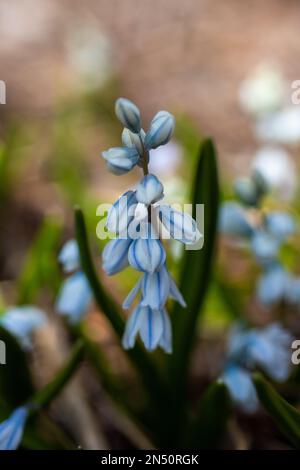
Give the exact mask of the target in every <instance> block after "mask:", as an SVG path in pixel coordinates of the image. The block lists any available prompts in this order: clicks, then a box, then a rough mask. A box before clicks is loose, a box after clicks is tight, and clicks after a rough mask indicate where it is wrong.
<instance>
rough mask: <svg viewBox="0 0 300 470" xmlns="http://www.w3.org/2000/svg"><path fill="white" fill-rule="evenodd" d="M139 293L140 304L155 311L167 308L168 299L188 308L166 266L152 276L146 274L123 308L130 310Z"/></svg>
mask: <svg viewBox="0 0 300 470" xmlns="http://www.w3.org/2000/svg"><path fill="white" fill-rule="evenodd" d="M139 292H140V293H141V296H142V299H141V302H140V303H141V306H142V307H145V306H149V307H151V308H152V309H154V310H159V309H161V308H163V307H164V306H165V304H166V301H167V299H168V297H170V298H172V299H174V300H176V301H177V302H178V303H179V304H180V305H181V306H182V307H186V303H185V301H184V299H183V297H182V295H181V293H180V292H179V289H178V287H177V286H176V283H175V281H174V279H173V278H172V276H171V275H170V274H169V273H168V271H167V268H166V266H165V265H163V266H162V267H161V268H160V270H159V271H155V272H154V273H152V274H151V273H145V274H144V275H143V276H142V277H141V279H140V280H139V281H138V282H137V283H136V285H135V286H134V288H133V289H132V290H131V291H130V292H129V294H128V296H127V297H126V299H125V300H124V302H123V308H125V309H128V308H130V307H131V305H132V303H133V301H134V299H135V297H136V296H137V295H138V294H139Z"/></svg>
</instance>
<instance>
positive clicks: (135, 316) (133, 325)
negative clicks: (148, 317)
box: [122, 305, 142, 349]
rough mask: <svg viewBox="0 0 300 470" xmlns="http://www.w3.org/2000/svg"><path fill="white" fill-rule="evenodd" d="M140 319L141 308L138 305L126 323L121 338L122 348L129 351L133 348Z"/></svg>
mask: <svg viewBox="0 0 300 470" xmlns="http://www.w3.org/2000/svg"><path fill="white" fill-rule="evenodd" d="M141 319H142V316H141V307H140V306H139V305H138V306H137V307H136V308H135V309H134V311H133V313H132V314H131V315H130V317H129V318H128V320H127V322H126V327H125V332H124V335H123V338H122V345H123V348H125V349H131V348H133V347H134V344H135V340H136V335H137V333H138V331H139V327H140V322H141Z"/></svg>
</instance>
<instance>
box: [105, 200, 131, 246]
mask: <svg viewBox="0 0 300 470" xmlns="http://www.w3.org/2000/svg"><path fill="white" fill-rule="evenodd" d="M137 202H138V201H137V199H136V194H135V191H126V193H124V194H123V195H122V196H121V197H120V198H119V199H118V200H117V201H116V202H115V203H114V204H113V205H112V207H111V208H110V210H109V211H108V214H107V222H106V226H107V228H108V230H109V231H110V232H115V233H117V234H118V235H120V237H124V238H127V236H128V233H127V229H128V225H129V224H130V222H132V220H133V219H134V211H135V208H136V205H137Z"/></svg>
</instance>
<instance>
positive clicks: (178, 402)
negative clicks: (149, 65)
mask: <svg viewBox="0 0 300 470" xmlns="http://www.w3.org/2000/svg"><path fill="white" fill-rule="evenodd" d="M218 202H219V183H218V172H217V163H216V154H215V149H214V145H213V143H212V141H211V140H210V139H206V140H204V142H203V144H202V146H201V148H200V153H199V160H198V164H197V168H196V171H195V179H194V183H193V191H192V204H193V215H194V216H195V213H196V205H197V204H204V246H203V248H202V249H201V250H197V251H196V250H191V251H189V250H186V251H185V253H184V257H183V262H182V270H181V276H180V286H179V287H180V290H181V292H182V294H183V297H184V299H185V301H186V303H187V308H186V309H184V308H182V307H181V306H180V305H178V304H176V305H175V306H174V310H173V315H172V323H173V331H174V353H173V356H171V357H170V372H171V380H172V386H173V390H176V396H174V403H173V405H174V408H175V411H174V413H172V418H173V419H178V418H177V415H179V414H181V415H183V414H184V406H183V403H184V397H185V393H186V388H187V374H188V369H189V365H190V355H191V352H192V348H193V345H194V341H195V337H196V330H197V328H196V327H197V320H198V318H199V313H200V309H201V307H202V305H203V302H204V299H205V295H206V292H207V289H208V286H209V282H210V274H211V268H212V260H213V254H214V247H215V238H216V229H217V216H218ZM179 422H180V419H179ZM173 429H174V430H176V429H177V430H181V429H182V426H181V425H179V424H176V425H175V424H174V426H173Z"/></svg>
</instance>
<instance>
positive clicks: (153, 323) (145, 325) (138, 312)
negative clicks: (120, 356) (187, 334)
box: [122, 305, 172, 353]
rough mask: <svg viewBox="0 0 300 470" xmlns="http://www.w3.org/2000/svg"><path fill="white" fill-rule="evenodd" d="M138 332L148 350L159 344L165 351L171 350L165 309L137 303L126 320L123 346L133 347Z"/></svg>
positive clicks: (169, 324) (169, 328) (169, 327)
mask: <svg viewBox="0 0 300 470" xmlns="http://www.w3.org/2000/svg"><path fill="white" fill-rule="evenodd" d="M138 334H139V335H140V337H141V340H142V341H143V343H144V345H145V347H146V349H148V350H149V351H153V350H154V349H156V348H157V347H158V346H160V347H161V348H162V349H164V350H165V351H166V352H167V353H171V352H172V331H171V322H170V319H169V317H168V315H167V313H166V311H165V309H160V310H153V309H152V308H150V307H142V306H141V305H138V306H137V307H136V308H135V310H134V311H133V313H132V314H131V315H130V317H129V319H128V321H127V324H126V328H125V332H124V336H123V340H122V343H123V347H124V348H125V349H131V348H133V347H134V344H135V341H136V337H137V335H138Z"/></svg>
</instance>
